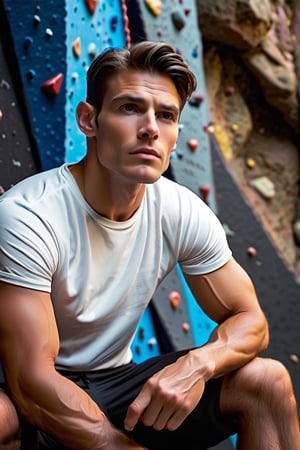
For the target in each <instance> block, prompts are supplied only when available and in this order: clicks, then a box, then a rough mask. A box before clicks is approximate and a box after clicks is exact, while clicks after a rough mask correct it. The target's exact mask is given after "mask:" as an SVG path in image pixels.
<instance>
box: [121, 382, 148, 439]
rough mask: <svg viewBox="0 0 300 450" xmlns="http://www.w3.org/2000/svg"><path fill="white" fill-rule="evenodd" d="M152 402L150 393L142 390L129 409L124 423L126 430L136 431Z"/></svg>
mask: <svg viewBox="0 0 300 450" xmlns="http://www.w3.org/2000/svg"><path fill="white" fill-rule="evenodd" d="M150 400H151V396H150V393H149V392H148V391H146V390H145V389H142V391H141V392H140V393H139V395H138V396H137V397H136V399H135V400H134V401H133V402H132V403H131V405H129V407H128V411H127V414H126V417H125V421H124V427H125V430H127V431H132V430H133V429H134V427H135V426H136V424H137V422H138V420H139V419H140V418H141V416H142V414H143V412H144V410H145V409H146V408H147V406H148V405H149V402H150Z"/></svg>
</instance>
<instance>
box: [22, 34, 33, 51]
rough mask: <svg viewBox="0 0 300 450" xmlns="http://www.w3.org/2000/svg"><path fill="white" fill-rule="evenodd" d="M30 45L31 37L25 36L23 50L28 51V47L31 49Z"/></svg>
mask: <svg viewBox="0 0 300 450" xmlns="http://www.w3.org/2000/svg"><path fill="white" fill-rule="evenodd" d="M32 43H33V39H32V37H31V36H26V37H25V39H24V48H25V50H28V49H29V47H31V45H32Z"/></svg>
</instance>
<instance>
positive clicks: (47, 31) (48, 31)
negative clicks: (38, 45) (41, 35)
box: [45, 28, 53, 37]
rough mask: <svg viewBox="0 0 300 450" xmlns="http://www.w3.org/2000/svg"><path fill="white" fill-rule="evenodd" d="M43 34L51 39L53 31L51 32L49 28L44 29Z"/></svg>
mask: <svg viewBox="0 0 300 450" xmlns="http://www.w3.org/2000/svg"><path fill="white" fill-rule="evenodd" d="M45 34H46V36H48V37H52V36H53V31H52V30H51V28H46V30H45Z"/></svg>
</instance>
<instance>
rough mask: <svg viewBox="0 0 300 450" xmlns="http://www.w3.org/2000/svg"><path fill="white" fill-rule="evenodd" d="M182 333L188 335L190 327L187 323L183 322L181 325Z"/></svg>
mask: <svg viewBox="0 0 300 450" xmlns="http://www.w3.org/2000/svg"><path fill="white" fill-rule="evenodd" d="M181 326H182V329H183V331H185V332H186V333H188V332H189V331H190V325H189V324H188V323H187V322H183V324H182V325H181Z"/></svg>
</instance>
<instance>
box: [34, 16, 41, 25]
mask: <svg viewBox="0 0 300 450" xmlns="http://www.w3.org/2000/svg"><path fill="white" fill-rule="evenodd" d="M40 21H41V18H40V16H38V15H37V14H35V15H34V16H33V23H34V25H38V24H39V23H40Z"/></svg>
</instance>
